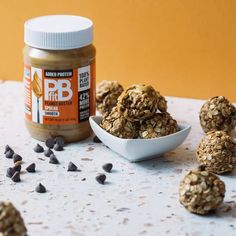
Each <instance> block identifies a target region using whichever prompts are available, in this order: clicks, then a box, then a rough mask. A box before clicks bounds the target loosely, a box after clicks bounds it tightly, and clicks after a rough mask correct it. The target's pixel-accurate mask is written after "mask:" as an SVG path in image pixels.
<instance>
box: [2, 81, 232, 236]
mask: <svg viewBox="0 0 236 236" xmlns="http://www.w3.org/2000/svg"><path fill="white" fill-rule="evenodd" d="M168 101H169V107H170V109H169V111H170V113H171V114H172V115H173V116H174V117H175V118H176V119H177V120H179V121H187V122H188V123H190V124H191V125H192V131H191V134H190V136H189V137H188V139H187V140H186V141H185V142H184V143H183V144H182V146H180V147H179V148H178V149H176V150H175V151H173V152H171V153H168V154H166V155H165V157H161V158H156V159H153V160H151V161H148V162H141V163H136V164H134V163H129V162H128V161H126V160H125V159H123V158H121V157H120V156H118V155H117V154H115V153H113V152H112V151H110V150H109V149H108V148H106V147H105V146H104V145H103V144H95V143H93V142H92V141H91V140H86V141H84V142H81V143H77V144H73V145H68V146H66V148H65V151H64V152H60V153H56V155H57V157H58V159H59V160H60V162H61V164H60V165H59V166H55V165H52V164H49V163H48V159H47V158H46V157H44V156H43V155H42V154H36V153H34V152H33V150H32V148H33V147H34V145H35V144H36V143H37V141H36V140H33V139H31V138H30V137H29V135H28V133H27V131H26V129H25V127H24V121H23V117H24V116H23V85H22V84H21V83H16V82H4V83H1V82H0V111H1V112H0V153H1V154H0V200H1V201H3V200H10V201H12V202H13V204H14V205H15V206H16V207H17V208H18V209H19V210H20V211H21V213H22V216H23V218H24V219H25V222H26V225H27V228H28V232H29V235H30V236H42V235H44V236H54V235H58V236H61V235H62V236H67V235H68V236H70V235H71V236H82V235H86V236H87V235H88V236H93V235H95V236H97V235H98V236H100V235H101V236H108V235H109V236H110V235H113V236H115V235H122V236H129V235H130V236H135V235H150V236H151V235H155V236H156V235H158V236H159V235H173V236H176V235H184V236H205V235H208V236H216V235H225V236H231V235H232V236H233V235H236V223H235V222H236V202H235V201H236V187H235V186H236V185H235V182H236V172H234V173H232V174H229V175H225V176H222V179H223V180H224V181H225V183H226V189H227V192H226V197H225V202H224V204H223V205H222V206H221V207H220V208H219V210H218V211H217V212H216V214H214V215H209V216H198V215H194V214H190V213H189V212H187V211H186V210H185V209H184V208H183V207H182V206H181V205H180V204H179V201H178V185H179V181H180V180H181V178H182V177H183V176H184V174H185V173H186V171H187V170H189V169H191V168H192V167H194V166H196V161H195V154H194V150H195V148H196V146H197V144H198V143H199V141H200V140H201V138H202V137H203V132H202V130H201V128H200V126H199V122H198V111H199V109H200V107H201V105H202V103H203V101H200V100H191V99H180V98H168ZM6 144H9V145H11V146H12V147H13V148H14V150H15V151H16V152H17V153H19V154H20V155H22V156H23V158H24V165H23V169H24V168H25V167H26V166H27V165H28V164H30V163H32V162H35V163H36V165H37V172H36V173H32V174H29V173H25V172H23V173H22V174H21V178H22V182H20V183H17V184H15V183H13V182H12V181H11V180H10V179H9V178H7V177H5V173H6V168H7V167H9V166H11V165H12V160H8V159H6V158H5V157H4V155H3V152H4V147H5V145H6ZM39 158H40V159H39ZM69 161H73V162H74V163H76V164H77V165H78V166H79V168H80V169H81V170H82V171H81V172H76V173H73V172H71V173H69V172H67V171H66V167H67V164H68V162H69ZM107 162H112V163H113V165H114V171H113V172H112V173H110V174H106V175H107V183H106V184H105V185H100V184H98V183H97V182H96V181H95V176H96V174H97V173H100V172H103V171H102V168H101V166H102V165H103V164H104V163H107ZM83 178H86V180H84V181H82V179H83ZM39 182H42V183H43V184H44V185H45V186H46V188H47V189H48V191H47V193H45V194H38V193H36V192H35V191H34V188H35V186H36V185H37V184H38V183H39Z"/></svg>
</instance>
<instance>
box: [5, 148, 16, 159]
mask: <svg viewBox="0 0 236 236" xmlns="http://www.w3.org/2000/svg"><path fill="white" fill-rule="evenodd" d="M13 155H14V151H13V150H12V149H10V150H8V151H7V152H6V154H5V156H6V158H8V159H12V158H13Z"/></svg>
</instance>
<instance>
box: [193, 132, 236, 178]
mask: <svg viewBox="0 0 236 236" xmlns="http://www.w3.org/2000/svg"><path fill="white" fill-rule="evenodd" d="M197 160H198V162H199V163H200V164H203V165H205V166H206V170H208V171H211V172H213V173H216V174H223V173H226V172H230V171H232V170H233V169H234V168H235V167H236V143H235V142H234V140H233V139H232V138H231V137H230V136H229V135H228V134H227V133H226V132H224V131H212V132H209V133H207V135H206V136H205V137H204V138H203V139H202V141H201V143H200V144H199V146H198V148H197Z"/></svg>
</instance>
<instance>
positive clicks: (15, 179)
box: [11, 171, 21, 182]
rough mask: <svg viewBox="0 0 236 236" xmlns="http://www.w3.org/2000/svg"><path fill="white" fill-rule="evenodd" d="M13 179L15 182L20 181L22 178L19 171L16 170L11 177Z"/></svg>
mask: <svg viewBox="0 0 236 236" xmlns="http://www.w3.org/2000/svg"><path fill="white" fill-rule="evenodd" d="M11 179H12V181H13V182H20V181H21V179H20V172H19V171H16V172H15V173H14V174H13V176H12V177H11Z"/></svg>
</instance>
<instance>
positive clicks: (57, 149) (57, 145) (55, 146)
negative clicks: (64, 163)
mask: <svg viewBox="0 0 236 236" xmlns="http://www.w3.org/2000/svg"><path fill="white" fill-rule="evenodd" d="M54 150H55V151H58V152H60V151H62V150H63V146H60V145H59V144H58V143H56V144H55V145H54Z"/></svg>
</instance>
